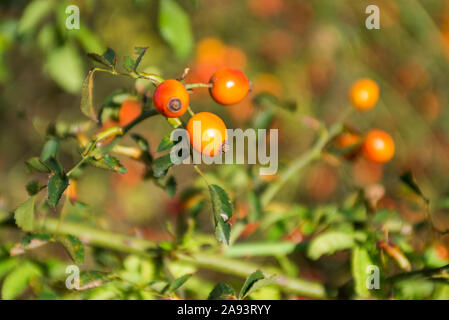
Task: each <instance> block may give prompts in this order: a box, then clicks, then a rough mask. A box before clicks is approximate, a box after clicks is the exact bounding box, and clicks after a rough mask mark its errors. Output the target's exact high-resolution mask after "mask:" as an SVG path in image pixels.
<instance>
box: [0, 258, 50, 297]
mask: <svg viewBox="0 0 449 320" xmlns="http://www.w3.org/2000/svg"><path fill="white" fill-rule="evenodd" d="M41 275H42V272H41V270H40V269H39V267H37V266H36V265H35V264H32V263H30V262H25V263H22V264H20V265H19V266H18V267H17V268H15V269H14V270H13V271H12V272H11V273H9V274H8V275H7V276H6V278H5V280H4V282H3V286H2V299H4V300H12V299H15V298H17V297H18V296H20V295H21V294H22V293H23V292H24V291H25V289H26V288H27V286H28V284H29V282H30V280H31V279H33V278H36V277H40V276H41Z"/></svg>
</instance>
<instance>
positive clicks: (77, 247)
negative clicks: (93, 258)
mask: <svg viewBox="0 0 449 320" xmlns="http://www.w3.org/2000/svg"><path fill="white" fill-rule="evenodd" d="M56 240H57V241H59V242H60V243H62V245H63V246H64V248H65V249H66V250H67V252H68V253H69V255H70V257H71V258H72V259H73V261H74V262H75V263H76V264H83V263H84V244H83V243H82V242H81V240H80V239H78V238H77V237H75V236H72V235H70V234H69V235H65V236H58V237H57V238H56Z"/></svg>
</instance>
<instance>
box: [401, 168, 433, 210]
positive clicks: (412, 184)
mask: <svg viewBox="0 0 449 320" xmlns="http://www.w3.org/2000/svg"><path fill="white" fill-rule="evenodd" d="M400 179H401V181H402V182H403V183H404V184H405V185H407V186H408V187H409V188H410V189H411V190H412V191H413V192H414V193H415V194H417V195H418V196H419V197H421V199H423V200H424V202H425V203H427V204H429V202H430V200H429V198H427V197H426V196H425V195H424V193H423V192H422V191H421V188H420V187H419V186H418V184H417V183H416V180H415V177H414V176H413V173H412V172H411V171H408V172H406V173H405V174H403V175H402V176H401V178H400Z"/></svg>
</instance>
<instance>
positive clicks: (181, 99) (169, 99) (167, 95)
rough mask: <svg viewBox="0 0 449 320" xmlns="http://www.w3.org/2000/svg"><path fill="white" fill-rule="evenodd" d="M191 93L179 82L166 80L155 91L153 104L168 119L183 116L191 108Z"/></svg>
mask: <svg viewBox="0 0 449 320" xmlns="http://www.w3.org/2000/svg"><path fill="white" fill-rule="evenodd" d="M189 101H190V98H189V93H188V91H187V89H186V87H185V86H184V85H183V84H182V83H181V82H179V81H177V80H166V81H164V82H162V83H161V84H160V85H159V86H158V87H157V88H156V90H155V91H154V94H153V103H154V106H155V107H156V109H157V110H158V111H159V112H160V113H161V114H163V115H164V116H166V117H167V118H178V117H180V116H182V115H183V114H184V113H185V112H186V111H187V108H188V107H189Z"/></svg>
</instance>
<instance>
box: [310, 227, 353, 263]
mask: <svg viewBox="0 0 449 320" xmlns="http://www.w3.org/2000/svg"><path fill="white" fill-rule="evenodd" d="M354 245H355V240H354V235H353V234H350V233H345V232H340V231H328V232H325V233H322V234H320V235H318V236H317V237H316V238H314V239H313V240H312V241H311V243H310V245H309V248H308V250H307V255H308V256H309V257H310V258H311V259H313V260H316V259H318V258H320V257H321V256H322V255H325V254H333V253H335V252H337V251H340V250H346V249H351V248H352V247H353V246H354Z"/></svg>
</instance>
